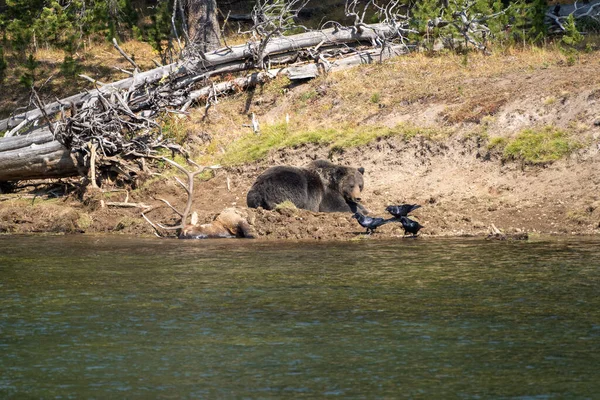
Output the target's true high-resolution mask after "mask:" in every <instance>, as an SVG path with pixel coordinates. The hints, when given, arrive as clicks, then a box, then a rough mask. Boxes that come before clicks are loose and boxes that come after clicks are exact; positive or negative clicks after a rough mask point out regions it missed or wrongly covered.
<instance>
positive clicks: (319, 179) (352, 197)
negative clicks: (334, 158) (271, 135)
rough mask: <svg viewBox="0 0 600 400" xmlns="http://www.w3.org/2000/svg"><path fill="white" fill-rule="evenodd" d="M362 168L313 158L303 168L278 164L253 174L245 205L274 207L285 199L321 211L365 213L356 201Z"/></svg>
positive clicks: (361, 183)
mask: <svg viewBox="0 0 600 400" xmlns="http://www.w3.org/2000/svg"><path fill="white" fill-rule="evenodd" d="M363 173H364V169H363V168H353V167H346V166H342V165H335V164H332V163H330V162H329V161H327V160H316V161H313V162H311V163H310V164H308V165H307V166H306V167H304V168H299V167H292V166H288V165H279V166H275V167H271V168H269V169H267V170H266V171H264V172H263V173H262V174H260V175H259V176H258V178H256V181H255V182H254V184H253V185H252V187H251V188H250V191H249V192H248V195H247V198H246V201H247V204H248V207H250V208H258V207H262V208H264V209H266V210H273V209H274V208H275V207H276V206H277V204H281V203H283V202H284V201H286V200H287V201H290V202H292V203H293V204H294V205H295V206H296V207H298V208H302V209H305V210H310V211H320V212H356V211H360V212H362V213H366V210H365V209H364V208H363V207H362V206H361V205H360V204H358V202H359V201H360V195H361V192H362V190H363V186H364V181H363Z"/></svg>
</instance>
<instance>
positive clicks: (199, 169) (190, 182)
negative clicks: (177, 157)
mask: <svg viewBox="0 0 600 400" xmlns="http://www.w3.org/2000/svg"><path fill="white" fill-rule="evenodd" d="M159 159H160V160H162V161H164V162H166V163H168V164H170V165H171V166H173V167H175V168H176V169H178V170H179V171H180V172H182V173H183V174H184V175H185V176H186V178H187V181H186V182H183V181H181V180H180V179H179V178H177V177H175V180H176V181H177V183H179V185H181V187H183V189H184V190H185V192H186V194H187V200H186V204H185V208H184V210H183V211H179V210H178V209H176V208H175V207H173V206H172V205H171V204H170V203H169V202H168V201H167V200H164V199H159V200H161V201H162V202H163V203H165V204H166V205H167V206H168V207H169V208H170V209H171V210H173V211H174V212H175V213H176V214H177V215H179V217H180V218H179V221H178V222H177V224H175V225H164V224H161V223H158V222H153V221H152V220H150V218H149V217H148V216H147V215H146V214H148V213H149V212H150V211H152V210H155V209H156V207H153V208H151V209H146V210H144V211H143V212H142V217H143V218H144V219H145V220H146V221H147V222H148V223H149V224H150V225H151V226H152V227H153V228H154V230H155V231H156V233H157V235H158V236H163V235H162V234H161V232H160V230H161V229H162V230H166V231H177V232H178V234H179V233H180V232H181V231H182V230H183V229H184V228H185V227H186V226H187V225H188V224H187V220H188V217H189V216H190V213H191V210H192V205H193V202H194V179H195V178H196V176H198V175H199V174H201V173H203V172H205V171H207V170H216V169H219V168H221V167H220V166H219V165H213V166H208V167H207V166H200V165H198V164H196V163H195V162H193V161H192V160H190V159H187V160H186V161H187V163H188V164H190V165H191V166H193V167H194V168H195V170H193V171H189V170H188V169H186V168H185V167H183V166H182V165H180V164H179V163H177V162H175V161H173V160H171V159H170V158H167V157H160V158H159Z"/></svg>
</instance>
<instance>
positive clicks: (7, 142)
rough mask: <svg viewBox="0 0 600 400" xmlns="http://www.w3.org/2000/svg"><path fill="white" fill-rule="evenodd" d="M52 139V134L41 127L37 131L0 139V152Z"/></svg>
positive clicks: (0, 156)
mask: <svg viewBox="0 0 600 400" xmlns="http://www.w3.org/2000/svg"><path fill="white" fill-rule="evenodd" d="M53 140H54V135H52V132H50V130H48V129H41V130H40V131H38V132H33V133H31V134H29V135H25V136H12V137H8V138H2V139H0V153H1V152H3V151H9V150H15V149H21V148H24V147H28V146H31V145H33V144H35V145H38V144H42V143H47V142H51V141H53ZM1 158H2V155H0V159H1Z"/></svg>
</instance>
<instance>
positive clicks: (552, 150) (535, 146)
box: [488, 126, 581, 164]
mask: <svg viewBox="0 0 600 400" xmlns="http://www.w3.org/2000/svg"><path fill="white" fill-rule="evenodd" d="M580 147H581V143H580V142H578V141H576V140H575V139H574V138H573V137H572V135H570V134H568V133H567V132H565V131H562V130H560V129H557V128H555V127H551V126H546V127H544V128H542V129H539V130H536V129H525V130H523V131H521V132H520V133H519V134H518V135H517V136H516V137H515V138H513V139H506V138H493V139H492V140H490V142H489V144H488V148H489V149H498V150H501V151H502V154H503V157H504V158H505V159H507V160H520V161H523V162H526V163H530V164H542V163H547V162H552V161H556V160H559V159H561V158H563V157H565V156H567V155H568V154H570V153H571V152H573V151H574V150H576V149H578V148H580Z"/></svg>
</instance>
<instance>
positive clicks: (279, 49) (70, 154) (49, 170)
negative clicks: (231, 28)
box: [0, 24, 406, 181]
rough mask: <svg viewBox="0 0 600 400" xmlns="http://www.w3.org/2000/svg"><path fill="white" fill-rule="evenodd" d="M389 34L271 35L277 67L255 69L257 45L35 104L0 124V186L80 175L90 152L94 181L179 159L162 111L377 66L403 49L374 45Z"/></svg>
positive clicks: (371, 29)
mask: <svg viewBox="0 0 600 400" xmlns="http://www.w3.org/2000/svg"><path fill="white" fill-rule="evenodd" d="M394 34H395V33H394V30H393V29H392V28H391V27H390V26H389V25H386V24H375V25H368V26H365V27H363V28H361V29H357V28H355V27H353V28H340V27H337V28H331V29H325V30H322V31H315V32H307V33H303V34H298V35H293V36H288V37H279V38H273V39H271V40H270V41H269V42H268V43H266V44H264V45H263V46H262V47H263V48H264V54H263V55H262V56H261V57H260V59H261V60H262V61H263V63H264V64H265V65H267V66H269V65H278V66H281V67H280V68H266V69H263V70H257V69H256V67H255V61H256V59H257V55H256V54H255V49H256V48H257V47H258V46H259V45H258V44H257V43H253V42H250V43H247V44H244V45H238V46H232V47H227V48H222V49H219V50H216V51H213V52H210V53H205V54H202V55H200V56H198V57H188V58H185V59H183V60H182V61H180V62H177V63H174V64H171V65H166V66H161V67H158V68H155V69H153V70H150V71H145V72H136V73H134V75H133V76H132V77H130V78H127V79H123V80H121V81H118V82H114V83H111V84H102V83H100V82H95V84H96V89H95V90H90V91H86V92H84V93H80V94H77V95H74V96H70V97H67V98H65V99H62V100H59V101H56V102H53V103H50V104H47V105H41V104H40V105H39V107H37V108H35V109H32V110H29V111H27V112H24V113H20V114H17V115H13V116H11V117H10V118H7V119H4V120H2V121H0V131H6V132H5V134H4V138H3V139H0V181H13V180H25V179H38V178H56V177H68V176H74V175H78V174H87V173H88V172H87V171H88V170H89V168H90V166H91V161H92V160H93V157H91V155H92V154H91V152H92V151H94V152H95V153H96V155H97V161H96V163H95V165H94V168H95V169H97V170H98V172H99V174H98V176H101V173H102V171H104V170H105V169H113V170H114V169H115V168H119V169H121V170H125V169H127V168H129V169H130V168H132V165H127V166H126V168H125V167H124V166H123V160H136V159H140V158H152V157H157V156H158V154H159V153H158V151H159V150H160V149H169V150H171V151H174V152H179V153H183V154H184V155H185V150H184V149H182V148H181V147H179V146H176V145H174V144H173V143H170V142H169V141H168V140H166V139H165V138H164V137H163V135H162V133H161V127H160V124H159V123H158V122H157V120H158V119H159V118H160V117H161V116H163V115H165V114H166V113H186V110H187V109H188V108H189V107H190V105H191V104H192V102H194V101H196V102H203V103H207V102H208V103H210V102H211V101H214V99H216V97H217V96H219V95H222V94H224V93H227V92H231V91H234V90H243V89H246V88H250V87H253V86H256V85H259V84H261V83H263V82H265V81H267V80H269V79H272V78H274V77H275V76H277V75H280V74H285V75H287V76H289V77H290V79H292V80H294V79H309V78H314V77H316V76H318V75H319V74H322V73H326V72H328V71H332V70H336V69H341V68H347V67H348V66H351V65H356V64H361V63H372V62H379V61H381V60H383V59H386V58H388V57H390V56H392V55H394V54H400V53H402V52H405V51H406V46H403V45H393V46H387V47H385V48H383V49H382V48H381V46H377V43H380V44H381V43H383V42H388V41H390V40H392V39H393V36H394ZM374 44H375V46H374ZM236 71H244V72H245V75H243V76H240V77H238V78H234V79H232V80H230V81H223V82H218V83H213V82H212V80H211V79H210V78H214V77H218V76H219V75H222V74H225V73H232V72H236ZM85 78H87V77H85ZM87 79H91V78H87ZM69 110H72V111H70V112H69ZM94 172H96V171H94Z"/></svg>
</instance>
